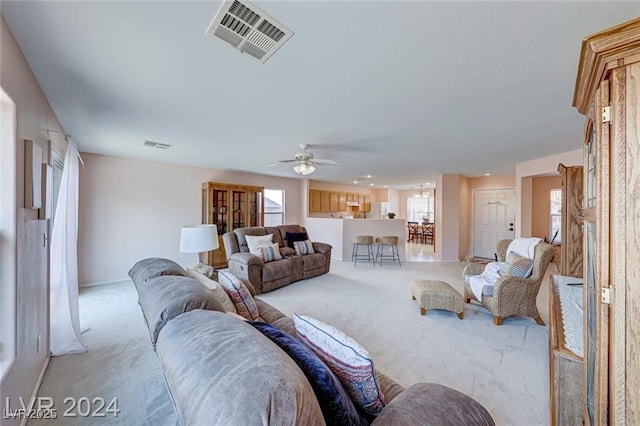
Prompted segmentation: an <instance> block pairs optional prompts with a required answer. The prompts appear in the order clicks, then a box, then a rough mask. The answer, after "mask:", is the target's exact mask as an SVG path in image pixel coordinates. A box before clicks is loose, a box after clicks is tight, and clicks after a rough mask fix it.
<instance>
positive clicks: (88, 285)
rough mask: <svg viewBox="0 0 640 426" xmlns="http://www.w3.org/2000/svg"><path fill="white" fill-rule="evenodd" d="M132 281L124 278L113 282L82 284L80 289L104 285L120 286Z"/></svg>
mask: <svg viewBox="0 0 640 426" xmlns="http://www.w3.org/2000/svg"><path fill="white" fill-rule="evenodd" d="M127 281H130V279H129V278H123V279H120V280H111V281H98V282H95V283H85V284H80V285H79V286H78V287H80V288H86V287H98V286H102V285H110V284H120V283H124V282H127Z"/></svg>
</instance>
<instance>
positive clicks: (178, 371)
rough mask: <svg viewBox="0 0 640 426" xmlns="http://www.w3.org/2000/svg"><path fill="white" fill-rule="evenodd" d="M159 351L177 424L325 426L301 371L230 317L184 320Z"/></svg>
mask: <svg viewBox="0 0 640 426" xmlns="http://www.w3.org/2000/svg"><path fill="white" fill-rule="evenodd" d="M157 353H158V359H159V361H160V364H161V366H162V370H163V373H164V376H165V381H166V383H167V387H168V388H169V395H170V396H171V398H172V400H173V403H174V407H175V408H176V413H177V414H178V417H179V419H180V424H183V425H266V424H273V425H322V424H324V421H323V417H322V411H321V410H320V407H319V405H318V400H317V399H316V397H315V394H314V392H313V389H312V388H311V385H310V384H309V382H308V380H307V378H306V377H305V376H304V374H303V373H302V371H300V368H299V367H298V366H297V365H296V364H295V363H294V362H293V360H292V359H291V358H289V357H288V356H287V354H285V353H284V352H283V351H282V350H281V349H280V348H278V347H277V346H276V345H275V344H273V342H271V341H270V340H269V339H267V338H266V337H265V336H263V335H262V334H261V333H260V332H258V331H257V330H256V329H254V328H253V327H251V326H250V325H249V324H248V323H246V322H243V321H238V320H237V319H236V318H233V317H231V316H230V315H226V314H222V313H219V312H211V311H192V312H189V313H187V314H184V315H181V316H180V317H178V318H176V319H174V320H173V321H171V322H169V324H167V326H166V327H165V329H164V330H163V331H162V333H161V335H160V336H159V338H158V345H157Z"/></svg>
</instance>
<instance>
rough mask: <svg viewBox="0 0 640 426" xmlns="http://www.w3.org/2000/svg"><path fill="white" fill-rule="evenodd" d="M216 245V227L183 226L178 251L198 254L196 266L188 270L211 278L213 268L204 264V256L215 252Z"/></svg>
mask: <svg viewBox="0 0 640 426" xmlns="http://www.w3.org/2000/svg"><path fill="white" fill-rule="evenodd" d="M219 247H220V245H219V244H218V229H217V228H216V225H185V226H183V227H182V233H181V234H180V251H181V252H182V253H198V264H197V265H196V266H194V267H191V268H189V269H190V270H192V271H195V272H199V273H201V274H203V275H206V276H207V277H209V278H211V277H212V276H213V273H214V269H213V266H210V265H207V264H205V255H206V254H207V252H208V251H210V250H216V249H218V248H219Z"/></svg>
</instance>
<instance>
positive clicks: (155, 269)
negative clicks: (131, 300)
mask: <svg viewBox="0 0 640 426" xmlns="http://www.w3.org/2000/svg"><path fill="white" fill-rule="evenodd" d="M162 275H177V276H182V277H186V276H187V271H185V270H184V268H183V267H182V266H180V265H178V264H177V263H176V262H174V261H173V260H169V259H163V258H160V257H151V258H148V259H143V260H141V261H139V262H137V263H136V264H135V265H133V267H132V268H131V269H130V270H129V276H130V277H131V279H132V280H133V284H135V286H136V288H137V287H138V285H139V284H141V283H144V282H147V280H150V279H151V278H156V277H160V276H162Z"/></svg>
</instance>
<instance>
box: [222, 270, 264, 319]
mask: <svg viewBox="0 0 640 426" xmlns="http://www.w3.org/2000/svg"><path fill="white" fill-rule="evenodd" d="M218 279H219V280H220V284H221V285H222V287H223V288H224V291H226V292H227V295H229V298H230V299H231V301H232V302H233V305H234V306H235V308H236V311H237V313H238V314H240V315H242V316H243V317H244V318H246V319H248V320H259V319H260V313H259V311H258V307H257V306H256V302H255V301H254V300H253V297H252V296H251V293H250V292H249V289H248V288H247V287H246V286H245V285H244V284H243V282H242V280H241V279H239V278H238V277H236V276H235V275H233V274H230V273H228V272H225V271H218Z"/></svg>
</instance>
